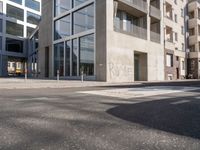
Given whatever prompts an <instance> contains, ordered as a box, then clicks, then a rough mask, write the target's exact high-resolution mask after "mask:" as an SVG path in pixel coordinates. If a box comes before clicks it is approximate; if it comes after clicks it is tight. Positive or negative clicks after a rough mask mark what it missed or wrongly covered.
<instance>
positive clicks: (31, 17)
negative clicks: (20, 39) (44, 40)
mask: <svg viewBox="0 0 200 150" xmlns="http://www.w3.org/2000/svg"><path fill="white" fill-rule="evenodd" d="M40 19H41V17H40V16H39V15H37V14H34V13H32V12H29V11H28V12H27V22H28V23H31V24H35V25H38V24H39V22H40Z"/></svg>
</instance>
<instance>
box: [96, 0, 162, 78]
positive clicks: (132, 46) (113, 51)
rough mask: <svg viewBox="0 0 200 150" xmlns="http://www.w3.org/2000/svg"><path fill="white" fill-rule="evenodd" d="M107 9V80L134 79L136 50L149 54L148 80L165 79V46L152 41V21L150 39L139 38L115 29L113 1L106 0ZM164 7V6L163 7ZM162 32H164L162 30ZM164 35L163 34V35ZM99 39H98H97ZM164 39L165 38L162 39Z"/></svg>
mask: <svg viewBox="0 0 200 150" xmlns="http://www.w3.org/2000/svg"><path fill="white" fill-rule="evenodd" d="M106 4H107V7H106V10H107V19H106V20H107V22H106V24H107V28H106V36H107V66H108V67H107V81H108V82H133V81H134V52H135V51H137V52H143V53H146V54H147V68H148V69H147V70H148V73H147V80H148V81H154V80H164V57H163V56H164V47H163V44H162V43H161V44H158V43H154V42H151V41H150V39H149V38H150V36H149V35H150V30H149V29H150V26H149V24H150V22H148V27H147V28H148V40H143V39H139V38H136V37H133V36H129V35H126V34H122V33H118V32H115V31H114V28H113V27H114V25H113V13H114V12H113V7H114V6H113V1H111V0H106ZM161 4H162V3H161ZM161 8H162V7H161ZM161 33H163V32H162V31H161ZM161 37H162V36H161ZM97 40H98V39H97ZM161 41H163V39H161Z"/></svg>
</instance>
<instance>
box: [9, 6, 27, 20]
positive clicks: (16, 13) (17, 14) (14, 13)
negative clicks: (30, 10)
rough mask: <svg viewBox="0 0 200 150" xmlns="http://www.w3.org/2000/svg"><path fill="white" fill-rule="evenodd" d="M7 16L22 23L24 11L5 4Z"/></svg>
mask: <svg viewBox="0 0 200 150" xmlns="http://www.w3.org/2000/svg"><path fill="white" fill-rule="evenodd" d="M7 16H8V17H12V18H15V19H18V20H22V21H24V10H23V9H20V8H17V7H14V6H11V5H8V4H7Z"/></svg>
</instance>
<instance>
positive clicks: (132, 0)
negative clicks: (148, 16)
mask: <svg viewBox="0 0 200 150" xmlns="http://www.w3.org/2000/svg"><path fill="white" fill-rule="evenodd" d="M118 2H119V3H123V4H125V5H126V6H130V7H132V8H136V9H137V10H139V11H142V12H145V13H147V12H148V11H147V3H146V2H145V1H143V0H118ZM126 6H125V7H126Z"/></svg>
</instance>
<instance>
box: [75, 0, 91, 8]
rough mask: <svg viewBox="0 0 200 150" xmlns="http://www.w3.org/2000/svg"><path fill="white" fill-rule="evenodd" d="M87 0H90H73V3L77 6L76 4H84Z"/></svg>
mask: <svg viewBox="0 0 200 150" xmlns="http://www.w3.org/2000/svg"><path fill="white" fill-rule="evenodd" d="M86 1H88V0H73V5H74V7H75V6H78V5H80V4H82V3H84V2H86Z"/></svg>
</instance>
